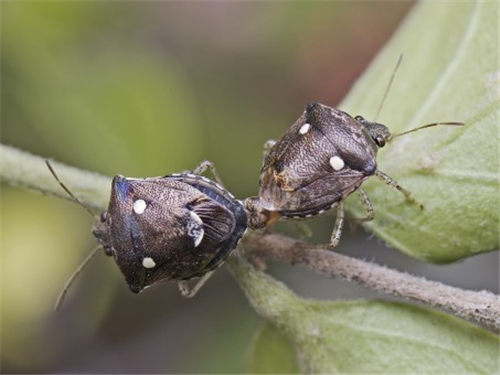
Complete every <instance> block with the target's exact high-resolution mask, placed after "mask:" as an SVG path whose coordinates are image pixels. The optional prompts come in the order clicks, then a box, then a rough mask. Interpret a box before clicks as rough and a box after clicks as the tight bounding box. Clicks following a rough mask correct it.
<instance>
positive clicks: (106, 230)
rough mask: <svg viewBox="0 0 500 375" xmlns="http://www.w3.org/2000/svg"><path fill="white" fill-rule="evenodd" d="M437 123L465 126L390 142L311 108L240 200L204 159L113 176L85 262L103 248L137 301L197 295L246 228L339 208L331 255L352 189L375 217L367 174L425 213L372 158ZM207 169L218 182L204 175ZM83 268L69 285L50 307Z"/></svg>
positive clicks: (272, 145)
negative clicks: (175, 291)
mask: <svg viewBox="0 0 500 375" xmlns="http://www.w3.org/2000/svg"><path fill="white" fill-rule="evenodd" d="M436 125H463V124H462V123H457V122H446V123H432V124H428V125H424V126H421V127H418V128H415V129H412V130H409V131H407V132H404V133H401V134H397V135H392V134H391V133H390V131H389V129H388V128H387V127H386V126H385V125H382V124H379V123H376V122H370V121H366V120H365V119H363V118H362V117H360V116H356V117H351V116H350V115H349V114H347V113H345V112H342V111H340V110H338V109H335V108H331V107H328V106H325V105H322V104H319V103H310V104H308V105H307V106H306V108H305V111H304V113H303V114H302V115H301V116H300V117H299V119H298V120H297V121H296V122H295V124H293V125H292V127H291V128H290V129H289V130H288V131H287V132H286V133H285V134H284V135H283V137H282V138H281V139H279V140H278V141H277V142H268V143H267V144H266V145H267V148H268V149H267V155H266V156H265V158H264V162H263V166H262V169H261V173H260V179H259V195H258V196H257V197H250V198H247V199H245V200H244V201H239V200H237V199H236V198H235V197H234V196H233V195H232V194H231V193H229V192H228V191H227V190H226V189H224V188H223V187H222V184H221V182H220V178H219V177H218V174H217V172H216V170H215V168H214V167H213V165H212V164H211V163H210V162H208V161H205V162H203V163H202V164H200V166H198V167H197V168H196V169H195V170H194V171H193V172H192V173H181V174H171V175H167V176H164V177H154V178H146V179H136V178H125V177H123V176H116V177H115V178H114V179H113V182H112V188H111V198H110V202H109V207H108V210H107V211H104V212H103V213H102V214H101V216H100V218H99V219H98V220H97V221H96V223H95V225H94V228H93V230H92V232H93V234H94V236H95V237H96V238H97V239H98V241H99V244H100V246H99V247H98V248H96V249H95V250H94V251H93V252H92V253H91V255H90V256H89V258H88V259H90V257H91V256H93V255H94V254H95V253H96V251H97V250H98V249H99V248H100V247H103V248H104V251H105V253H106V254H107V255H109V256H113V257H114V259H115V261H116V263H117V265H118V267H119V268H120V270H121V272H122V274H123V275H124V276H125V280H126V282H127V283H128V285H129V287H130V289H131V290H132V291H133V292H135V293H138V292H140V291H141V290H143V289H144V288H146V287H149V286H151V285H153V284H156V283H159V282H162V281H168V280H171V281H178V282H179V287H180V289H181V292H182V293H183V295H185V296H193V295H194V294H195V293H196V292H197V290H198V289H199V287H201V286H202V285H203V283H204V281H206V279H207V278H208V277H209V276H210V275H211V274H212V272H213V271H214V270H215V269H216V268H217V267H218V266H220V265H221V264H222V263H223V262H224V261H225V260H226V259H227V257H228V256H229V255H230V254H231V253H232V251H233V250H234V249H235V248H236V246H237V244H238V242H239V240H240V239H241V237H242V236H243V235H244V233H245V232H246V230H247V228H250V229H259V228H264V227H266V226H268V225H270V224H271V223H273V222H274V221H276V220H277V219H279V218H285V219H288V218H290V219H307V218H311V217H314V216H317V215H321V214H323V213H326V212H327V211H330V210H332V209H336V210H337V217H336V221H335V226H334V230H333V233H332V236H331V241H330V244H329V245H330V246H331V247H334V246H336V245H337V244H338V242H339V239H340V235H341V233H342V228H343V223H344V211H343V207H342V201H343V200H344V199H345V198H347V197H348V196H349V195H350V194H352V193H353V192H354V191H356V190H358V191H359V193H360V197H361V199H362V202H363V205H364V207H365V211H366V218H364V219H362V220H365V221H368V220H372V219H373V217H374V211H373V208H372V205H371V203H370V200H369V199H368V197H367V195H366V193H365V192H364V191H363V190H362V189H361V188H360V186H361V184H362V183H363V182H364V181H365V180H366V179H368V178H369V177H371V176H373V175H375V176H377V177H379V178H381V179H382V180H383V181H384V182H385V183H387V184H388V185H390V186H391V187H394V188H396V189H397V190H399V191H400V192H402V193H403V194H404V195H405V196H406V198H407V199H408V200H409V201H410V202H412V203H413V204H416V205H418V206H419V207H420V209H423V206H422V205H420V204H419V203H418V202H417V201H416V200H415V199H414V198H413V196H412V195H411V194H410V192H408V191H407V190H405V189H404V188H403V187H401V186H400V185H399V184H398V183H397V182H396V181H394V180H393V179H392V178H390V177H389V176H387V175H386V174H384V173H383V172H381V171H380V170H378V168H377V163H376V156H377V152H378V149H379V148H381V147H384V145H385V144H386V143H387V142H389V141H390V140H392V139H393V138H395V137H397V136H401V135H403V134H407V133H409V132H413V131H415V130H419V129H422V128H426V127H431V126H436ZM47 165H48V167H49V169H50V170H51V172H52V174H53V175H54V177H55V178H56V179H57V181H58V182H59V184H60V185H61V186H62V187H63V189H64V190H66V192H68V194H69V195H70V196H71V197H73V199H74V200H76V201H77V202H79V201H78V199H77V198H76V197H74V196H73V194H72V193H71V192H70V191H69V190H68V189H67V188H66V186H65V185H64V184H63V183H61V181H60V180H59V179H58V177H57V175H56V174H55V172H54V170H53V169H52V167H51V166H50V164H49V163H48V162H47ZM208 168H209V169H210V170H211V172H212V174H213V175H214V177H215V179H216V180H217V182H218V183H216V182H214V181H211V180H209V179H208V178H206V177H203V176H201V174H202V173H203V172H205V171H206V170H207V169H208ZM79 203H80V202H79ZM82 205H83V204H82ZM84 207H85V206H84ZM85 208H86V207H85ZM86 209H87V210H88V208H86ZM87 261H88V260H87ZM87 261H85V262H84V263H83V264H82V266H80V268H79V269H78V270H77V271H76V272H75V274H74V275H73V276H72V277H71V278H70V279H69V281H68V283H67V284H66V286H65V288H64V289H63V292H62V293H61V295H60V297H59V299H58V302H57V304H56V308H58V307H59V305H60V303H61V301H62V299H63V297H64V295H65V293H66V291H67V289H68V287H69V285H70V284H71V282H72V281H73V280H74V277H75V276H76V275H77V274H78V273H79V272H80V271H81V270H82V268H83V267H84V266H85V265H86V264H87ZM197 277H201V279H200V281H199V282H198V283H197V284H196V285H195V286H194V287H193V288H192V289H191V290H190V289H188V287H187V284H186V282H185V280H189V279H192V278H197Z"/></svg>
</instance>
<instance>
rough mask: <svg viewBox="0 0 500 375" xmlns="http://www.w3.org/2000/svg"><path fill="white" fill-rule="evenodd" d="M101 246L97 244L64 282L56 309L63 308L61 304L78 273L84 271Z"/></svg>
mask: <svg viewBox="0 0 500 375" xmlns="http://www.w3.org/2000/svg"><path fill="white" fill-rule="evenodd" d="M100 248H101V246H100V245H99V246H97V247H96V248H95V249H94V250H92V252H91V253H90V254H89V255H88V256H87V258H85V260H84V261H83V262H82V263H81V264H80V265H79V266H78V268H77V269H76V271H75V272H73V274H72V275H71V276H70V277H69V279H68V281H66V284H64V287H63V288H62V290H61V292H60V293H59V296H58V297H57V301H56V304H55V306H54V310H55V311H59V309H60V308H61V305H62V303H63V301H64V298H65V297H66V293H67V292H68V289H69V288H70V287H71V285H72V284H73V282H74V281H75V279H76V278H77V277H78V275H79V274H80V273H81V272H82V271H83V269H84V268H85V267H86V266H87V264H89V262H90V261H91V260H92V258H93V257H94V255H95V254H96V253H97V251H99V249H100Z"/></svg>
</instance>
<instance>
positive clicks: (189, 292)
mask: <svg viewBox="0 0 500 375" xmlns="http://www.w3.org/2000/svg"><path fill="white" fill-rule="evenodd" d="M214 271H215V270H212V271H209V272H207V273H206V274H204V275H203V276H202V277H201V278H200V279H199V280H198V281H197V282H196V284H194V286H193V287H192V288H191V289H190V288H189V285H188V283H187V281H185V280H182V281H178V282H177V285H178V286H179V290H180V292H181V294H182V296H183V297H186V298H193V297H194V296H195V295H196V293H198V291H199V290H200V289H201V287H202V286H203V285H205V283H206V282H207V280H208V279H209V278H210V276H212V275H213V273H214Z"/></svg>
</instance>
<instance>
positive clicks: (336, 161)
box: [330, 156, 345, 171]
mask: <svg viewBox="0 0 500 375" xmlns="http://www.w3.org/2000/svg"><path fill="white" fill-rule="evenodd" d="M330 165H331V166H332V168H333V169H334V170H336V171H340V170H341V169H342V168H344V165H345V163H344V160H342V158H341V157H339V156H332V157H331V158H330Z"/></svg>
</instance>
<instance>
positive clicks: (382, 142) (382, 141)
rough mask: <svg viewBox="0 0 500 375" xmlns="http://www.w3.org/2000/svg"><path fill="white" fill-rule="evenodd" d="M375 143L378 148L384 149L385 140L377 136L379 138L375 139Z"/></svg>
mask: <svg viewBox="0 0 500 375" xmlns="http://www.w3.org/2000/svg"><path fill="white" fill-rule="evenodd" d="M375 143H376V144H377V146H378V147H384V146H385V138H384V137H380V136H379V137H377V138H375Z"/></svg>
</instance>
